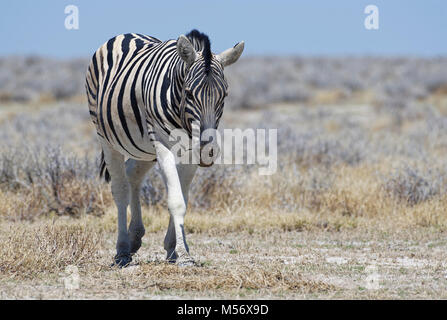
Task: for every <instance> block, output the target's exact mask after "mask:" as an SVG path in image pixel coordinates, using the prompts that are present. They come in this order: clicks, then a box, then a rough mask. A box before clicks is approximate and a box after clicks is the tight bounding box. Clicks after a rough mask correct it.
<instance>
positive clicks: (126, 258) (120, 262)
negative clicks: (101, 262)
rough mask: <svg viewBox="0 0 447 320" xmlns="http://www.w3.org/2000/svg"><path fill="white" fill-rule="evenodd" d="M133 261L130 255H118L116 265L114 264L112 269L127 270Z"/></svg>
mask: <svg viewBox="0 0 447 320" xmlns="http://www.w3.org/2000/svg"><path fill="white" fill-rule="evenodd" d="M131 261H132V258H131V256H130V254H121V255H116V256H115V261H114V263H112V267H118V268H125V267H127V266H128V265H129V264H130V262H131Z"/></svg>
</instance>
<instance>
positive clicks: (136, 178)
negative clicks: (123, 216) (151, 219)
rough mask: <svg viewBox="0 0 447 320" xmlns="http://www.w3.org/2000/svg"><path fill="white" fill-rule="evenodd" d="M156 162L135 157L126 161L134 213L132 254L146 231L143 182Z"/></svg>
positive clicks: (131, 228)
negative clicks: (142, 198)
mask: <svg viewBox="0 0 447 320" xmlns="http://www.w3.org/2000/svg"><path fill="white" fill-rule="evenodd" d="M154 164H155V162H153V161H138V160H134V159H129V160H127V161H126V175H127V180H128V182H129V186H130V211H131V214H132V216H131V220H130V224H129V239H130V254H131V255H133V254H135V253H136V252H137V251H138V249H140V247H141V239H142V238H143V236H144V233H145V229H144V224H143V219H142V217H141V205H140V189H141V182H142V181H143V179H144V176H145V175H146V173H147V172H148V171H149V170H150V169H151V168H152V167H153V166H154Z"/></svg>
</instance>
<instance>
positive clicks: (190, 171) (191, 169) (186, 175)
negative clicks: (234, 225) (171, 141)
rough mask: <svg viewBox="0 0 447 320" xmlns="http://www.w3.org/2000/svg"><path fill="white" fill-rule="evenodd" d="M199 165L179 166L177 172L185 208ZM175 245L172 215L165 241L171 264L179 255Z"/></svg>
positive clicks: (167, 257) (187, 249) (167, 255)
mask: <svg viewBox="0 0 447 320" xmlns="http://www.w3.org/2000/svg"><path fill="white" fill-rule="evenodd" d="M196 170H197V165H195V164H178V165H177V172H178V175H179V179H180V185H181V188H182V194H183V199H184V201H185V206H186V208H188V194H189V186H190V184H191V181H192V179H193V178H194V174H195V173H196ZM175 245H176V236H175V227H174V219H173V218H172V215H171V216H170V218H169V226H168V231H167V232H166V236H165V240H164V248H165V250H166V259H167V260H168V261H170V262H175V261H176V259H177V255H176V253H175ZM185 246H186V251H187V252H189V248H188V245H187V244H186V242H185Z"/></svg>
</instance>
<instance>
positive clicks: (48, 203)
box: [0, 147, 111, 220]
mask: <svg viewBox="0 0 447 320" xmlns="http://www.w3.org/2000/svg"><path fill="white" fill-rule="evenodd" d="M96 177H97V163H96V161H91V160H89V159H87V158H84V159H79V158H77V157H76V156H73V155H66V154H63V153H62V151H61V150H60V149H59V148H51V147H46V148H43V149H34V150H29V149H28V150H26V149H20V148H17V149H10V150H6V151H5V152H3V154H2V156H1V158H0V195H2V196H3V197H4V198H8V199H9V200H8V201H5V202H3V204H2V205H1V206H0V210H1V211H0V213H1V214H2V215H3V216H4V217H6V218H8V219H13V220H16V219H27V220H33V219H34V218H36V217H38V216H41V215H46V214H48V213H55V214H57V215H62V214H68V215H73V216H76V215H79V214H81V213H92V214H102V213H103V211H104V209H105V208H106V207H108V206H109V205H110V201H111V196H110V195H109V192H108V190H107V189H108V188H107V187H106V186H105V185H104V184H103V183H102V182H101V181H99V179H97V178H96Z"/></svg>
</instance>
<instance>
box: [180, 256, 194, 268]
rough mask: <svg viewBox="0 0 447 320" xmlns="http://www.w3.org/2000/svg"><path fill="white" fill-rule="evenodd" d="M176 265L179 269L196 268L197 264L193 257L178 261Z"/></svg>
mask: <svg viewBox="0 0 447 320" xmlns="http://www.w3.org/2000/svg"><path fill="white" fill-rule="evenodd" d="M176 263H177V265H178V266H179V267H194V266H195V265H196V262H195V261H194V259H193V258H191V257H184V258H181V259H177V261H176Z"/></svg>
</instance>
